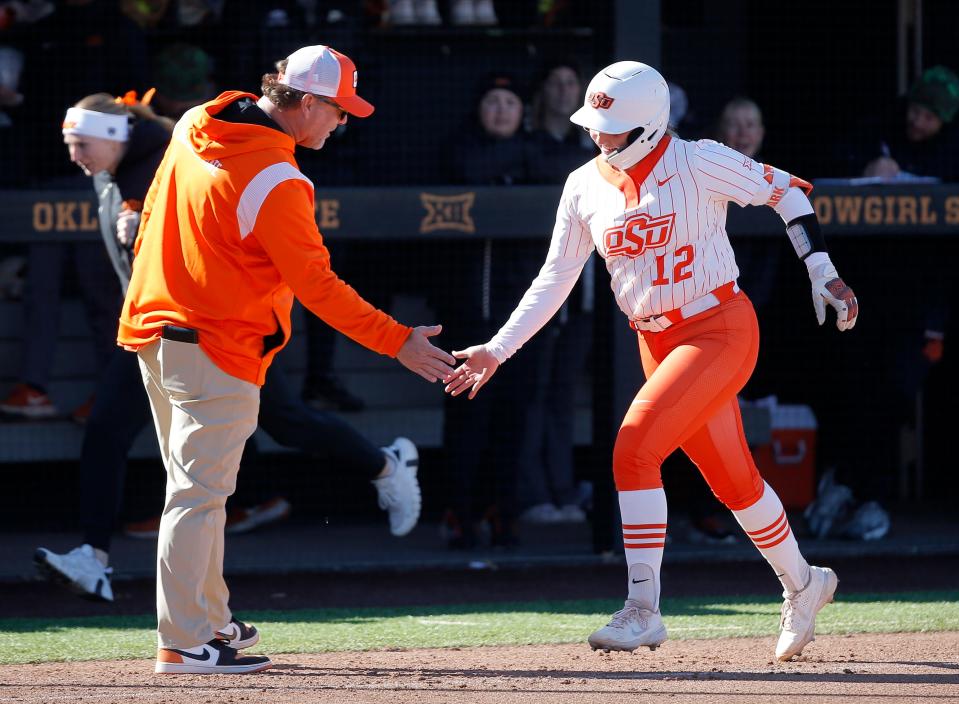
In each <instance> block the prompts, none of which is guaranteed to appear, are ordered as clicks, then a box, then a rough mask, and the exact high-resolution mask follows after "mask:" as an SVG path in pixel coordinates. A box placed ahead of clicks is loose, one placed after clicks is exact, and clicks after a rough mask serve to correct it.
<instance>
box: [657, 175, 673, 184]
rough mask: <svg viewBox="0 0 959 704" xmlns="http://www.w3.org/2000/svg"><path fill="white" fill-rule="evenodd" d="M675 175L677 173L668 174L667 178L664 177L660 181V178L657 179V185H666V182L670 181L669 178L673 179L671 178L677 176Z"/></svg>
mask: <svg viewBox="0 0 959 704" xmlns="http://www.w3.org/2000/svg"><path fill="white" fill-rule="evenodd" d="M675 175H676V174H670V175H669V176H667V177H666V178H664V179H663V180H662V181H660V180H659V179H656V185H657V186H659V187H663V186H665V185H666V182H667V181H669V179H671V178H672V177H673V176H675Z"/></svg>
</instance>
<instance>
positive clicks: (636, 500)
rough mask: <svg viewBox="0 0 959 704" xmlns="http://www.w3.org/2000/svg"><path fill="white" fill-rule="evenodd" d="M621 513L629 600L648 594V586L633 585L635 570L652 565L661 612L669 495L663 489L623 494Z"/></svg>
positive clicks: (656, 604) (655, 605)
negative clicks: (632, 579)
mask: <svg viewBox="0 0 959 704" xmlns="http://www.w3.org/2000/svg"><path fill="white" fill-rule="evenodd" d="M619 512H620V515H621V516H622V519H623V547H624V548H625V549H626V566H627V576H626V580H627V585H626V586H627V589H628V593H629V598H631V599H632V598H635V595H638V594H639V593H640V592H641V591H645V588H644V587H641V586H638V585H633V584H632V583H631V578H630V576H629V575H630V573H631V571H632V570H631V568H632V567H633V565H635V564H637V563H643V564H645V565H649V567H650V569H652V573H653V579H654V581H655V582H656V584H655V591H654V593H655V595H656V597H655V599H654V610H656V609H659V568H660V566H661V565H662V564H663V546H664V545H665V544H666V492H664V491H663V490H662V488H659V489H638V490H636V491H621V492H619ZM647 586H648V585H647ZM646 593H648V592H646Z"/></svg>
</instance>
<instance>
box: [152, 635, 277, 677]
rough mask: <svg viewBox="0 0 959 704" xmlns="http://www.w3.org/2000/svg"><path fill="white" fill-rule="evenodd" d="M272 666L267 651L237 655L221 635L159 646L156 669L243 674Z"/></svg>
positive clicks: (161, 671)
mask: <svg viewBox="0 0 959 704" xmlns="http://www.w3.org/2000/svg"><path fill="white" fill-rule="evenodd" d="M272 666H273V663H272V662H271V661H270V658H268V657H266V656H265V655H238V654H237V651H236V650H235V649H233V648H231V647H230V646H229V645H227V644H226V643H224V642H223V641H222V640H220V639H218V638H214V639H213V640H211V641H210V642H209V643H204V644H203V645H198V646H196V647H195V648H159V649H158V650H157V662H156V668H155V669H154V672H158V673H161V674H167V675H216V674H221V675H240V674H243V673H246V672H259V671H260V670H266V669H267V668H270V667H272Z"/></svg>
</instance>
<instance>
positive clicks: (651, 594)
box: [588, 563, 667, 652]
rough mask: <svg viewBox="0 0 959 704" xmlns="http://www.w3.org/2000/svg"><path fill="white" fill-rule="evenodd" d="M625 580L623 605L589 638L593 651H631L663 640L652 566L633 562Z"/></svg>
mask: <svg viewBox="0 0 959 704" xmlns="http://www.w3.org/2000/svg"><path fill="white" fill-rule="evenodd" d="M627 580H628V583H629V597H628V598H627V599H626V604H625V605H624V606H623V608H621V609H620V610H619V611H617V612H616V613H614V614H613V616H612V618H611V619H610V620H609V623H607V624H606V625H605V626H603V627H602V628H600V629H599V630H598V631H594V632H593V634H592V635H591V636H590V637H589V639H588V641H589V644H590V646H592V648H593V650H607V651H608V650H626V651H629V652H632V651H634V650H636V648H639V647H641V646H643V647H647V648H649V649H650V650H656V648H658V647H659V646H660V645H662V644H663V643H664V642H665V641H666V638H667V635H666V626H665V624H664V623H663V617H662V615H661V614H660V613H659V598H658V592H659V586H658V584H657V577H656V575H655V574H654V572H653V570H652V568H651V567H650V566H649V565H647V564H644V563H637V564H634V565H632V566H631V567H630V568H629V574H628V575H627Z"/></svg>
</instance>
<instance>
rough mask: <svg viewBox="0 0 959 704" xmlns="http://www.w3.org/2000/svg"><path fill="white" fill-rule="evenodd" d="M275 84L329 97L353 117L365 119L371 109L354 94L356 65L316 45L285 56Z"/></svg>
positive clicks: (324, 47)
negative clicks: (284, 62) (277, 81)
mask: <svg viewBox="0 0 959 704" xmlns="http://www.w3.org/2000/svg"><path fill="white" fill-rule="evenodd" d="M286 61H287V63H286V71H284V72H283V73H281V74H280V77H279V82H280V83H282V84H283V85H285V86H289V87H290V88H295V89H296V90H301V91H303V92H304V93H313V94H314V95H322V96H325V97H327V98H332V99H333V100H335V101H336V104H337V105H339V106H340V107H341V108H343V109H344V110H346V111H347V112H348V113H349V114H350V115H355V116H356V117H369V116H370V115H372V114H373V106H372V105H371V104H370V103H368V102H366V101H365V100H363V98H361V97H360V96H358V95H357V94H356V78H357V72H356V66H355V65H354V64H353V61H352V60H351V59H350V57H349V56H347V55H346V54H341V53H340V52H338V51H336V50H335V49H331V48H330V47H328V46H323V45H322V44H317V45H316V46H305V47H303V48H302V49H297V50H296V51H294V52H293V53H292V54H290V55H289V57H287V60H286Z"/></svg>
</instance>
